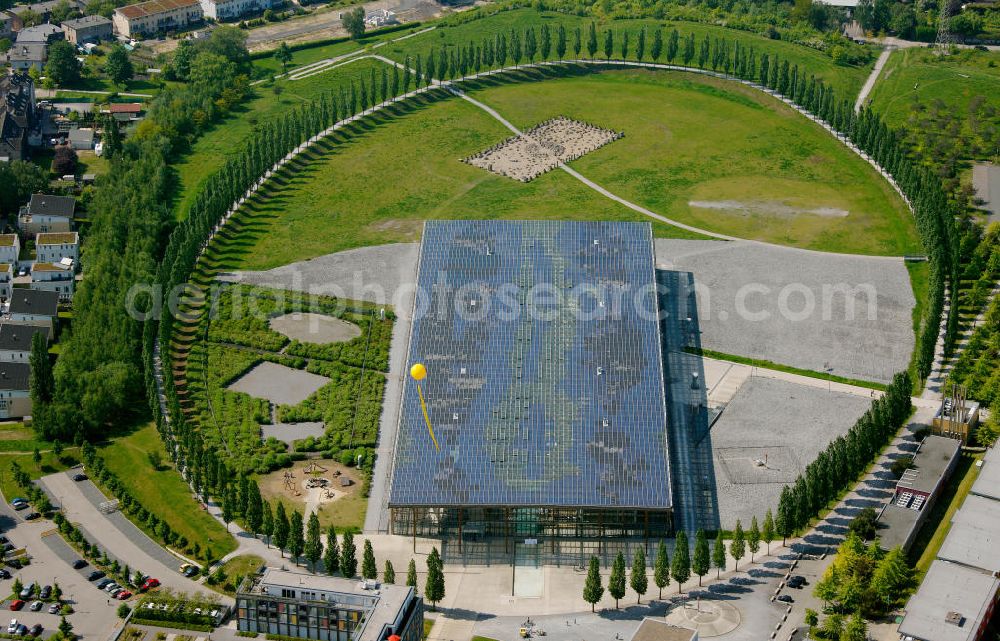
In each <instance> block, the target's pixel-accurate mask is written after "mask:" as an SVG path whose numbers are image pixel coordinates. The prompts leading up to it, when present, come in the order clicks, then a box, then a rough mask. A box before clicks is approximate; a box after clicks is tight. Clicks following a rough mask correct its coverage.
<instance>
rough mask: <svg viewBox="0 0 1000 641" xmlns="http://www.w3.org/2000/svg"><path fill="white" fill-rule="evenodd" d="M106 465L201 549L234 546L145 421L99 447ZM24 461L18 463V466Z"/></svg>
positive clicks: (219, 552) (219, 551)
mask: <svg viewBox="0 0 1000 641" xmlns="http://www.w3.org/2000/svg"><path fill="white" fill-rule="evenodd" d="M149 452H158V453H159V455H160V458H161V460H162V463H161V465H160V467H159V469H155V470H154V469H153V466H152V464H151V463H150V461H149V457H148V453H149ZM100 455H101V457H102V458H103V459H104V463H105V465H107V467H108V469H109V470H111V471H112V472H114V473H115V475H117V476H118V478H120V479H121V480H122V482H124V483H125V485H126V486H127V487H128V488H129V491H130V492H131V493H132V496H134V497H135V498H136V500H138V501H139V502H140V503H141V504H142V505H143V506H144V507H145V508H146V509H147V510H149V511H151V512H153V513H154V514H156V515H157V516H158V517H160V518H161V519H164V520H165V521H167V523H169V524H170V527H171V529H173V531H174V532H176V533H177V534H179V535H180V536H183V537H185V538H186V539H187V540H188V542H189V543H190V544H192V545H193V544H194V543H195V542H197V543H198V544H199V545H200V546H201V549H202V550H207V549H209V548H211V555H210V556H212V557H215V558H218V557H222V556H224V555H226V554H228V553H229V552H232V551H233V550H235V549H236V540H235V539H233V537H232V536H231V535H229V534H228V533H227V532H226V531H225V528H224V527H223V526H222V525H221V524H220V523H219V522H218V521H216V520H215V519H214V518H213V517H212V516H211V515H209V514H208V512H205V511H204V510H202V509H201V507H200V506H199V505H198V502H197V501H195V499H194V498H193V497H192V495H191V489H190V488H189V487H188V485H187V483H185V482H184V480H183V479H182V478H181V476H180V474H178V473H177V471H176V470H174V468H173V467H171V465H170V459H169V457H167V455H166V452H165V451H164V449H163V443H162V441H161V440H160V435H159V434H158V433H157V431H156V428H155V427H153V426H152V425H147V426H146V427H143V428H141V429H138V430H136V431H135V432H133V433H131V434H129V435H128V436H123V437H121V438H118V439H116V440H115V441H114V442H112V443H111V444H110V445H108V446H106V447H103V448H102V449H101V450H100ZM23 465H24V464H23V463H22V466H23Z"/></svg>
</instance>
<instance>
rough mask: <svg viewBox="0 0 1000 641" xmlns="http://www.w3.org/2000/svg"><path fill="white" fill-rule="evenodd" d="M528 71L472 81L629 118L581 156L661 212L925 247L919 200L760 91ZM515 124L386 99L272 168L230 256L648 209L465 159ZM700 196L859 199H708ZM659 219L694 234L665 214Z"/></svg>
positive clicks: (644, 77) (765, 236)
mask: <svg viewBox="0 0 1000 641" xmlns="http://www.w3.org/2000/svg"><path fill="white" fill-rule="evenodd" d="M524 76H525V80H526V81H525V82H521V83H512V84H500V85H496V86H487V85H485V84H483V85H482V87H483V88H482V89H479V90H474V91H473V92H472V93H473V94H474V95H475V97H476V98H477V99H480V100H482V101H484V102H486V103H487V104H489V105H491V106H492V107H494V108H496V109H497V110H498V111H499V112H500V113H501V114H502V115H504V116H506V117H507V118H508V119H510V120H511V121H512V122H513V123H514V124H515V125H517V126H519V127H522V128H526V127H529V126H531V125H533V124H535V123H537V122H539V121H541V120H544V119H546V118H550V117H553V116H556V115H560V114H563V115H568V116H570V117H574V118H579V119H582V120H585V121H588V122H591V123H593V124H596V125H600V126H603V127H608V128H611V129H615V130H619V131H623V132H624V133H625V137H624V138H622V139H620V140H618V141H615V142H613V143H611V144H609V145H607V146H605V147H603V148H601V149H599V150H597V151H595V152H592V153H590V154H588V155H586V156H584V157H583V158H581V159H579V160H577V161H574V162H573V163H572V166H573V167H574V168H575V169H577V170H578V171H580V172H581V173H582V174H583V175H584V176H586V177H588V178H590V179H592V180H594V181H596V182H597V183H598V184H600V185H602V186H603V187H605V188H607V189H609V190H610V191H611V192H613V193H615V194H617V195H619V196H622V197H624V198H627V199H629V200H631V201H633V202H636V203H638V204H640V205H643V206H645V207H647V208H649V209H650V210H652V211H654V212H657V213H659V214H662V215H664V216H667V217H670V218H673V219H676V220H680V221H682V222H685V223H688V224H691V225H694V226H697V227H701V228H704V229H711V230H714V231H719V232H723V233H726V234H729V235H733V236H738V237H744V238H754V239H758V240H765V241H770V242H776V243H780V244H787V245H793V246H798V247H806V248H810V249H820V250H825V251H838V252H847V253H863V254H895V255H900V254H904V253H908V252H912V251H915V250H916V249H917V247H918V243H917V239H916V234H915V231H914V228H913V224H912V219H911V217H910V214H909V212H908V211H907V210H906V207H905V205H904V204H903V202H902V201H901V200H900V199H899V198H898V196H896V194H895V193H894V192H893V191H892V189H891V187H890V186H889V185H888V184H887V183H885V182H884V181H883V180H882V179H881V178H880V177H879V176H878V174H877V173H876V172H875V171H874V170H873V169H871V167H870V166H868V165H867V164H866V163H864V162H863V161H861V160H860V159H859V158H857V157H856V156H854V155H853V154H852V153H851V152H849V151H848V150H847V148H846V147H844V146H843V145H841V144H840V143H838V142H837V141H836V140H835V139H833V138H832V137H831V136H830V135H829V134H827V133H826V132H825V131H824V130H822V129H820V128H819V127H818V126H816V125H814V124H813V123H811V122H809V121H808V120H806V119H804V118H802V117H801V116H799V115H797V114H796V113H795V112H793V111H791V110H789V109H788V108H787V107H784V106H782V105H781V104H779V103H778V102H777V101H774V100H771V99H769V98H767V97H766V96H764V95H762V94H759V93H758V92H754V91H752V90H749V89H744V88H741V87H738V86H736V85H731V84H728V83H722V82H721V81H717V80H712V79H700V78H698V77H694V76H691V75H688V74H684V73H676V72H647V71H607V72H601V73H583V75H571V76H568V77H567V76H556V77H552V78H550V79H545V80H544V81H538V82H534V81H532V78H537V77H539V75H538V74H537V73H536V72H533V71H532V72H524ZM402 109H407V111H405V112H404V111H402ZM509 135H510V132H509V131H508V130H507V129H505V128H504V127H503V126H502V125H501V124H500V123H498V122H496V121H495V120H493V119H492V118H491V117H489V116H488V115H486V114H485V113H484V112H482V111H481V110H479V109H478V108H476V107H475V106H473V105H471V104H469V103H467V102H465V101H462V100H458V99H455V98H453V97H447V98H443V99H441V100H440V101H438V102H431V101H430V100H425V101H423V102H421V103H418V104H416V105H414V106H412V107H407V108H400V110H399V111H397V112H396V115H392V114H384V115H382V114H379V115H376V116H374V117H373V118H371V119H368V120H366V121H365V122H364V123H362V124H359V125H357V126H356V127H354V128H352V130H351V132H350V135H349V136H347V135H338V136H335V137H333V138H331V139H330V140H328V141H326V142H325V143H324V144H323V145H321V146H320V147H319V148H318V149H317V150H316V151H315V152H312V153H310V154H308V155H307V156H306V157H304V158H302V159H301V161H300V162H298V163H297V164H296V165H295V166H293V167H291V168H289V170H288V172H287V173H286V175H285V176H284V177H282V179H281V180H278V181H274V182H272V183H271V184H270V185H269V186H268V187H267V188H266V189H265V190H264V191H263V192H262V193H261V195H260V197H259V198H257V199H255V200H254V202H252V203H251V204H250V205H249V206H248V207H246V209H245V211H244V212H243V213H242V214H241V218H240V221H239V222H240V224H241V225H242V228H241V230H240V239H241V241H242V242H241V243H240V244H236V243H233V244H232V245H231V246H230V247H227V248H226V252H227V254H226V255H225V256H223V257H222V263H223V265H224V267H227V268H240V269H268V268H272V267H276V266H278V265H283V264H286V263H288V262H292V261H295V260H302V259H306V258H311V257H315V256H319V255H322V254H326V253H330V252H335V251H342V250H345V249H350V248H354V247H359V246H364V245H373V244H380V243H387V242H402V241H412V240H415V239H417V238H418V237H419V233H420V229H421V225H422V223H423V221H424V220H427V219H442V218H443V219H448V218H463V219H468V218H482V219H526V218H527V219H563V220H638V221H649V220H650V219H649V218H648V217H646V216H644V215H642V214H639V213H637V212H634V211H632V210H630V209H627V208H626V207H624V206H623V205H620V204H618V203H616V202H614V201H612V200H610V199H608V198H606V197H604V196H603V195H601V194H599V193H597V192H595V191H593V190H591V189H590V188H588V187H586V186H585V185H583V184H581V183H580V182H578V181H576V180H575V179H574V178H572V177H571V176H569V175H568V174H566V173H564V172H561V171H553V172H549V173H547V174H544V175H542V176H541V177H539V178H537V179H535V180H533V181H531V182H529V183H520V182H517V181H514V180H511V179H509V178H504V177H500V176H497V175H494V174H492V173H490V172H487V171H485V170H482V169H479V168H477V167H473V166H470V165H467V164H465V163H463V162H461V160H460V159H461V158H465V157H467V156H469V155H471V154H473V153H475V152H477V151H479V150H482V149H484V148H486V147H489V146H490V145H492V144H494V143H496V142H499V141H501V140H503V139H504V138H506V137H508V136H509ZM417 159H419V161H417ZM848 184H849V185H850V186H851V187H850V189H845V188H844V185H848ZM690 201H713V202H716V203H718V202H725V201H740V202H743V203H750V204H757V205H759V204H760V203H763V206H764V207H765V208H769V207H776V208H778V209H780V208H782V207H784V208H791V209H794V210H796V211H799V210H816V209H824V208H826V209H836V210H842V211H846V212H847V215H846V216H842V217H841V216H828V215H817V214H811V213H801V212H799V213H795V214H788V213H787V212H786V213H775V214H773V215H771V214H766V213H765V214H761V213H747V212H746V211H743V210H740V209H725V208H723V209H702V208H696V207H691V206H690V205H689V202H690ZM654 233H655V234H656V235H657V236H659V237H692V234H690V233H688V232H684V231H682V230H680V229H677V228H674V227H672V226H668V225H664V224H659V223H657V224H656V225H654Z"/></svg>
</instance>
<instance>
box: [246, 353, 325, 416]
mask: <svg viewBox="0 0 1000 641" xmlns="http://www.w3.org/2000/svg"><path fill="white" fill-rule="evenodd" d="M329 382H330V379H328V378H327V377H325V376H319V375H318V374H311V373H310V372H305V371H302V370H300V369H292V368H291V367H285V366H284V365H278V364H277V363H272V362H270V361H264V362H263V363H261V364H260V365H257V366H256V367H254V368H253V369H251V370H250V371H249V372H247V373H246V374H244V375H243V376H241V377H239V378H238V379H236V380H235V381H233V383H232V385H230V386H229V388H228V389H230V390H232V391H234V392H243V393H245V394H249V395H250V396H253V397H256V398H263V399H265V400H267V401H270V402H271V403H273V404H275V405H298V404H299V403H301V402H302V401H304V400H306V399H307V398H309V397H310V396H312V394H313V393H314V392H315V391H316V390H318V389H319V388H321V387H323V386H324V385H326V384H327V383H329Z"/></svg>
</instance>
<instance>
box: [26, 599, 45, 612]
mask: <svg viewBox="0 0 1000 641" xmlns="http://www.w3.org/2000/svg"><path fill="white" fill-rule="evenodd" d="M42 605H43V603H42V602H41V601H32V602H31V605H30V606H28V607H29V609H30V610H31V611H32V612H38V611H39V610H41V609H42Z"/></svg>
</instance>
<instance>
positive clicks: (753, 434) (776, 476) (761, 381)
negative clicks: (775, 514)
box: [711, 377, 871, 528]
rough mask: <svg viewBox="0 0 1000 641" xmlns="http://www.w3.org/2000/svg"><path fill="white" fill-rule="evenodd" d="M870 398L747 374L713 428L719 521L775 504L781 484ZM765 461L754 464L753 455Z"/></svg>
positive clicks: (760, 513) (729, 522)
mask: <svg viewBox="0 0 1000 641" xmlns="http://www.w3.org/2000/svg"><path fill="white" fill-rule="evenodd" d="M869 405H871V399H868V398H865V397H864V396H855V395H852V394H842V393H838V392H833V393H831V392H828V391H826V390H824V389H822V388H816V387H806V386H803V385H797V384H795V383H789V382H787V381H780V380H776V379H771V378H761V377H754V378H750V379H749V380H748V381H747V382H746V383H744V384H743V386H742V387H740V389H739V391H737V392H736V396H735V397H733V400H732V401H730V402H729V404H728V405H727V406H726V409H725V411H724V412H723V413H722V416H721V417H720V418H719V420H718V421H716V423H715V425H714V426H712V431H711V439H712V458H713V460H714V462H715V480H716V485H717V487H718V495H719V520H720V521H721V524H722V527H724V528H732V527H733V526H734V525H736V519H740V520H742V521H743V525H744V526H749V524H750V519H751V518H752V517H754V516H756V517H757V519H758V521H760V520H761V519H763V518H764V513H765V512H767V509H768V508H771V509H774V508H776V507H777V505H778V497H779V496H781V488H782V487H783V486H784V485H785V484H786V483H787V484H789V485H791V484H792V483H793V482H794V481H795V477H797V476H798V475H799V473H800V472H802V471H803V470H804V469H805V467H806V465H808V464H809V463H811V462H812V461H813V460H814V459H815V458H816V456H817V455H818V454H819V452H820V451H821V450H822V449H823V448H824V447H826V445H827V443H829V442H830V441H832V440H833V439H835V438H836V437H838V436H840V435H841V434H845V433H846V432H847V430H848V429H850V427H851V426H852V425H854V423H855V421H857V420H858V418H859V417H860V416H861V415H862V414H864V413H865V410H867V409H868V406H869ZM757 459H759V460H761V461H763V460H765V459H766V461H767V463H766V466H760V465H757V464H756V463H755V460H757Z"/></svg>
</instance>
